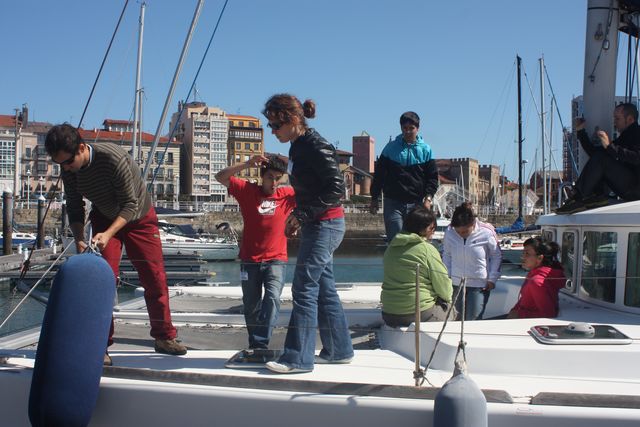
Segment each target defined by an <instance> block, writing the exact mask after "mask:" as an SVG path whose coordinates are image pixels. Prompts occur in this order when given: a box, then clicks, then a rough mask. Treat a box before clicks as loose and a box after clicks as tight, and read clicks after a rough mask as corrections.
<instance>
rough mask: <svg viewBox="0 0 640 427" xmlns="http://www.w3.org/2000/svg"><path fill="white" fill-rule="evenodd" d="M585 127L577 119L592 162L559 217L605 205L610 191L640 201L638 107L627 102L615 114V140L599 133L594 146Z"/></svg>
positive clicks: (617, 108)
mask: <svg viewBox="0 0 640 427" xmlns="http://www.w3.org/2000/svg"><path fill="white" fill-rule="evenodd" d="M585 124H586V122H585V120H584V119H583V118H576V119H575V122H574V128H575V129H576V130H577V131H578V140H579V141H580V145H581V146H582V148H583V149H584V151H586V152H587V154H588V155H589V161H588V162H587V164H586V165H585V166H584V168H583V170H582V172H581V173H580V176H579V177H578V180H577V181H576V183H575V186H574V190H575V193H574V195H573V196H572V197H571V198H569V199H567V201H566V202H565V203H564V204H563V205H562V206H561V207H560V208H558V209H556V213H557V214H560V215H566V214H572V213H576V212H581V211H584V210H587V209H592V208H597V207H600V206H606V205H607V204H608V203H609V198H608V192H609V190H611V191H613V192H614V193H615V194H616V196H618V197H619V198H621V199H622V200H625V201H631V200H638V199H640V191H639V190H638V184H639V183H640V126H638V109H637V108H636V106H635V105H634V104H630V103H624V104H620V105H618V106H617V107H616V108H615V110H614V111H613V124H614V126H615V128H616V129H617V130H618V132H619V133H620V136H618V138H616V139H615V140H613V141H611V140H610V139H609V135H607V133H606V132H604V131H602V130H598V131H596V137H597V138H598V142H596V144H595V145H594V144H593V143H592V142H591V140H590V138H589V135H587V132H586V131H585V130H584V128H585Z"/></svg>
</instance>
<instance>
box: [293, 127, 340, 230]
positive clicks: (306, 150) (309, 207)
mask: <svg viewBox="0 0 640 427" xmlns="http://www.w3.org/2000/svg"><path fill="white" fill-rule="evenodd" d="M288 172H289V178H290V181H291V185H292V186H293V189H294V190H295V192H296V204H297V207H296V208H295V209H294V211H293V215H294V216H295V217H296V218H297V219H298V220H299V221H300V222H303V223H304V222H309V221H315V220H316V219H317V218H318V217H320V216H321V215H322V214H323V213H324V212H326V210H327V209H329V208H332V207H337V206H340V204H341V203H340V199H341V198H342V197H343V196H344V179H343V177H342V172H341V171H340V168H339V167H338V160H337V157H336V149H335V148H334V147H333V145H331V144H329V143H328V142H327V140H326V139H324V138H323V137H322V136H320V134H319V133H318V132H316V130H315V129H312V128H309V129H307V131H306V132H305V134H304V135H302V136H301V137H299V138H297V139H296V140H295V141H293V142H292V143H291V148H289V167H288Z"/></svg>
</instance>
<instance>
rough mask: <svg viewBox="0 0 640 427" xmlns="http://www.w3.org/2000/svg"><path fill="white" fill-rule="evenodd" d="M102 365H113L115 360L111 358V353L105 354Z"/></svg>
mask: <svg viewBox="0 0 640 427" xmlns="http://www.w3.org/2000/svg"><path fill="white" fill-rule="evenodd" d="M102 366H113V360H111V356H109V353H105V354H104V362H102Z"/></svg>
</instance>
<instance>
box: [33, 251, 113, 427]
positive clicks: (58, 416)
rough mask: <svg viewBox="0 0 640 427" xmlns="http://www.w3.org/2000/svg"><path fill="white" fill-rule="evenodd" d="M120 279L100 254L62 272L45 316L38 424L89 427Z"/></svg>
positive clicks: (36, 376) (36, 375)
mask: <svg viewBox="0 0 640 427" xmlns="http://www.w3.org/2000/svg"><path fill="white" fill-rule="evenodd" d="M114 296H115V277H114V275H113V271H112V270H111V268H110V267H109V265H108V264H107V262H106V261H105V260H104V259H103V258H101V257H100V256H98V255H95V254H82V255H76V256H73V257H71V258H69V260H68V261H67V262H66V263H64V264H63V265H62V266H61V267H60V268H59V270H58V273H57V274H56V277H55V279H54V281H53V285H52V287H51V292H50V295H49V303H48V304H47V308H46V310H45V314H44V320H43V322H42V329H41V331H40V340H39V342H38V350H37V352H36V361H35V366H34V369H33V378H32V380H31V392H30V395H29V419H30V420H31V424H32V425H33V426H45V425H46V426H63V425H64V426H86V425H88V424H89V421H90V420H91V415H92V413H93V409H94V408H95V405H96V401H97V399H98V390H99V388H100V377H101V375H102V368H103V366H102V364H103V361H104V354H105V351H106V347H107V339H108V337H109V327H110V325H111V315H112V313H113V300H114Z"/></svg>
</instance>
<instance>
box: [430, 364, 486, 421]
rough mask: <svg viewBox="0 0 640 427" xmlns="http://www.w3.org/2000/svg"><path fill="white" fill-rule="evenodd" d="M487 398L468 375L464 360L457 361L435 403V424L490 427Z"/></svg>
mask: <svg viewBox="0 0 640 427" xmlns="http://www.w3.org/2000/svg"><path fill="white" fill-rule="evenodd" d="M487 426H488V418H487V399H486V398H485V396H484V394H483V393H482V390H480V387H478V385H477V384H476V383H475V382H474V381H473V380H472V379H471V377H469V376H468V375H467V372H466V363H465V362H464V360H462V359H460V360H456V368H455V369H454V372H453V376H452V377H451V378H450V379H449V381H447V382H446V383H445V384H444V385H443V386H442V387H441V388H440V391H439V392H438V394H437V395H436V399H435V401H434V405H433V427H487Z"/></svg>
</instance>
